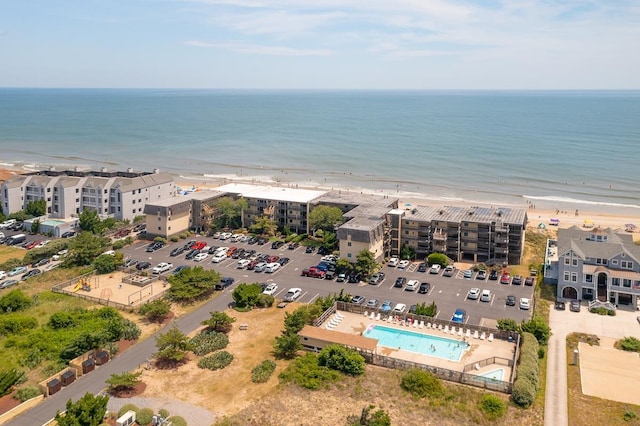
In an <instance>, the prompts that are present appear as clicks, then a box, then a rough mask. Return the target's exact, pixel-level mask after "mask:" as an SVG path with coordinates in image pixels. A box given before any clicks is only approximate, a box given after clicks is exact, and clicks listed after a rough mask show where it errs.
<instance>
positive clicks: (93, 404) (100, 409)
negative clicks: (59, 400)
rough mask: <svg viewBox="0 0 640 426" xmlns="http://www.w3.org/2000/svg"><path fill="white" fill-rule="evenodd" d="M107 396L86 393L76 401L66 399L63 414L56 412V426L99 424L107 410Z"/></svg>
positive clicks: (89, 425) (97, 425)
mask: <svg viewBox="0 0 640 426" xmlns="http://www.w3.org/2000/svg"><path fill="white" fill-rule="evenodd" d="M108 401H109V397H108V396H107V395H104V396H95V395H93V394H90V393H88V392H87V393H86V394H85V395H84V396H83V397H82V398H80V399H79V400H78V401H77V402H75V403H74V402H71V400H69V401H67V410H66V412H65V413H64V414H61V413H60V412H59V411H58V412H57V413H56V417H55V421H56V422H57V424H58V426H99V425H100V424H102V422H103V420H104V415H105V414H106V412H107V402H108Z"/></svg>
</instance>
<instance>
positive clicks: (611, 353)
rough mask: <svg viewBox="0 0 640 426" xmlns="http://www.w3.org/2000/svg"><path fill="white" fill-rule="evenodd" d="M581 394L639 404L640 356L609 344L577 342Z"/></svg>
mask: <svg viewBox="0 0 640 426" xmlns="http://www.w3.org/2000/svg"><path fill="white" fill-rule="evenodd" d="M578 350H579V352H580V380H581V381H582V392H583V393H584V394H585V395H591V396H597V397H599V398H604V399H609V400H612V401H620V402H626V403H629V404H636V405H640V393H638V392H637V389H638V383H640V357H639V356H638V354H637V353H635V352H625V351H621V350H618V349H614V348H613V347H602V346H590V345H588V344H586V343H580V344H579V345H578Z"/></svg>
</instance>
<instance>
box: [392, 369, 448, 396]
mask: <svg viewBox="0 0 640 426" xmlns="http://www.w3.org/2000/svg"><path fill="white" fill-rule="evenodd" d="M400 386H402V389H404V390H406V391H407V392H409V393H411V394H412V395H413V396H415V397H418V398H425V397H427V396H428V397H431V398H436V397H439V396H442V395H444V386H443V385H442V381H441V380H440V379H439V378H437V377H436V376H434V375H433V374H431V373H430V372H428V371H424V370H420V369H418V368H411V369H409V370H407V371H406V372H405V373H404V374H403V376H402V381H401V383H400Z"/></svg>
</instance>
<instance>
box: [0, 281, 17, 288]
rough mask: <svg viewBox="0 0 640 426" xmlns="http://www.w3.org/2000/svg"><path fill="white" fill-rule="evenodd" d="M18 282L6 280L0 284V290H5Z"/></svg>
mask: <svg viewBox="0 0 640 426" xmlns="http://www.w3.org/2000/svg"><path fill="white" fill-rule="evenodd" d="M18 282H19V281H18V280H6V281H4V282H3V283H2V284H0V289H5V288H8V287H11V286H14V285H16V284H18Z"/></svg>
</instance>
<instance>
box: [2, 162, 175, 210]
mask: <svg viewBox="0 0 640 426" xmlns="http://www.w3.org/2000/svg"><path fill="white" fill-rule="evenodd" d="M175 191H176V190H175V183H174V181H173V177H172V176H171V175H169V174H168V173H160V172H159V171H158V170H154V171H153V172H134V171H133V170H131V169H129V170H127V171H124V172H123V171H108V170H106V169H104V168H103V169H101V170H99V171H81V170H77V169H76V170H65V171H57V170H55V169H53V168H52V169H49V170H43V171H38V172H31V173H26V174H22V175H16V176H13V177H11V178H9V179H7V180H6V181H4V182H2V184H1V185H0V202H1V203H2V210H3V212H4V213H5V214H11V213H16V212H18V211H20V210H23V209H25V208H26V207H27V206H28V205H29V203H30V202H33V201H39V200H45V201H46V214H47V215H48V216H49V217H52V218H68V217H74V216H78V215H79V214H80V213H81V212H82V211H84V210H88V209H90V210H94V211H96V212H97V213H98V214H99V215H100V216H103V217H107V216H109V217H114V218H116V219H118V220H127V219H128V220H132V219H133V218H135V217H136V216H138V215H142V214H143V211H144V206H145V204H146V203H148V202H155V201H158V200H162V199H165V198H168V197H171V196H173V195H175Z"/></svg>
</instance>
